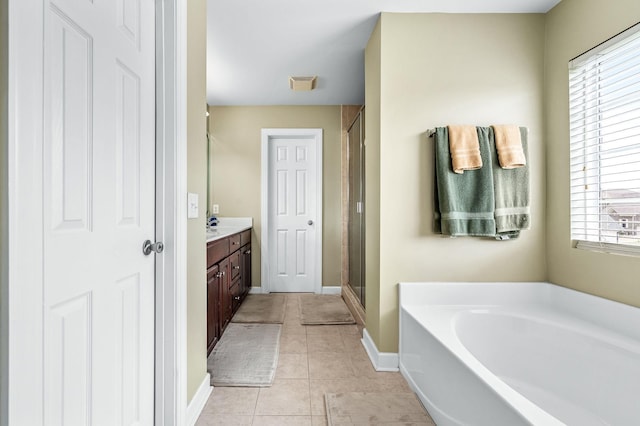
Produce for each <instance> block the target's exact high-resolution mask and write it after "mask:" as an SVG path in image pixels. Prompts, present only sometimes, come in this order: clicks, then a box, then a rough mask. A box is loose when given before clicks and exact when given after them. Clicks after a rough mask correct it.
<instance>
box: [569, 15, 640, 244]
mask: <svg viewBox="0 0 640 426" xmlns="http://www.w3.org/2000/svg"><path fill="white" fill-rule="evenodd" d="M569 114H570V167H571V169H570V170H571V171H570V177H571V238H572V239H573V240H576V241H578V243H577V246H578V247H581V248H589V249H596V250H601V251H609V252H615V253H622V254H634V255H640V24H637V25H635V26H634V27H632V28H630V29H628V30H626V31H624V32H623V33H621V34H619V35H617V36H616V37H614V38H612V39H610V40H608V41H607V42H605V43H603V44H601V45H600V46H597V47H596V48H594V49H592V50H590V51H588V52H586V53H584V54H583V55H581V56H579V57H577V58H576V59H574V60H572V61H571V62H570V63H569Z"/></svg>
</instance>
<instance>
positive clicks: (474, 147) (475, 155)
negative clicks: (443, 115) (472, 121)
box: [447, 126, 482, 174]
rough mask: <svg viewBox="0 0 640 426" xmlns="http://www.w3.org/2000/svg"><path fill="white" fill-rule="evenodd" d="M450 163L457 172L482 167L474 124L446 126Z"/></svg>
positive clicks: (460, 172)
mask: <svg viewBox="0 0 640 426" xmlns="http://www.w3.org/2000/svg"><path fill="white" fill-rule="evenodd" d="M447 130H448V133H449V150H450V151H451V165H452V167H453V171H454V172H455V173H458V174H462V173H464V171H465V170H476V169H479V168H481V167H482V156H481V155H480V143H479V142H478V132H477V130H476V127H475V126H447Z"/></svg>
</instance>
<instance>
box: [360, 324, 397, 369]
mask: <svg viewBox="0 0 640 426" xmlns="http://www.w3.org/2000/svg"><path fill="white" fill-rule="evenodd" d="M362 344H363V346H364V349H365V350H366V351H367V355H369V359H370V360H371V364H373V368H375V370H376V371H398V362H399V358H398V354H396V353H393V352H378V348H377V347H376V344H375V343H374V342H373V339H371V336H370V335H369V333H368V332H367V329H366V328H365V329H364V330H362Z"/></svg>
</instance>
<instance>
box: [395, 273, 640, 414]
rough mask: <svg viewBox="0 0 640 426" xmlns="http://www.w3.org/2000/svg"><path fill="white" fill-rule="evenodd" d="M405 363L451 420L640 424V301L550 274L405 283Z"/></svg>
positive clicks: (406, 372)
mask: <svg viewBox="0 0 640 426" xmlns="http://www.w3.org/2000/svg"><path fill="white" fill-rule="evenodd" d="M399 352H400V353H399V355H400V371H401V372H402V374H403V376H404V377H405V378H406V379H407V381H408V382H409V384H410V385H411V387H412V388H413V390H414V391H415V392H416V393H417V394H418V396H419V398H420V400H421V401H422V402H423V404H424V405H425V407H426V408H427V410H428V411H429V413H430V414H431V416H432V417H433V419H434V420H435V422H436V423H437V424H438V425H439V426H447V425H490V426H500V425H507V426H516V425H544V426H547V425H549V426H552V425H562V424H566V425H578V426H589V425H616V426H618V425H640V309H638V308H634V307H631V306H627V305H623V304H620V303H616V302H611V301H608V300H606V299H602V298H599V297H595V296H590V295H587V294H584V293H580V292H577V291H572V290H568V289H565V288H562V287H559V286H555V285H553V284H548V283H402V284H400V351H399Z"/></svg>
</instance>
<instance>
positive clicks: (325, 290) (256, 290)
mask: <svg viewBox="0 0 640 426" xmlns="http://www.w3.org/2000/svg"><path fill="white" fill-rule="evenodd" d="M263 293H264V291H263V289H262V287H251V290H249V294H263ZM322 294H342V287H340V286H322Z"/></svg>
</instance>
